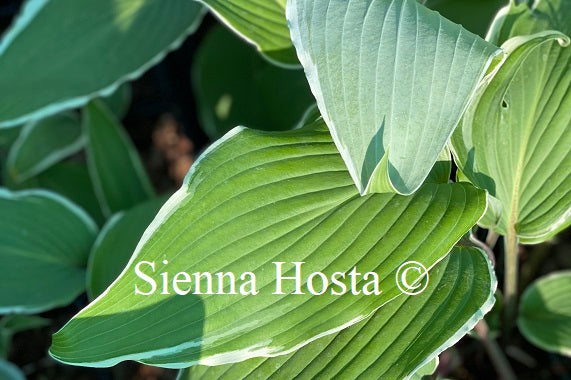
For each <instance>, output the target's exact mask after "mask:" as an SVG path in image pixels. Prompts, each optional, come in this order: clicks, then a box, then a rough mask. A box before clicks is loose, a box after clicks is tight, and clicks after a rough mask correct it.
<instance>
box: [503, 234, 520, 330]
mask: <svg viewBox="0 0 571 380" xmlns="http://www.w3.org/2000/svg"><path fill="white" fill-rule="evenodd" d="M504 244H505V253H504V297H505V309H504V332H505V336H506V338H509V335H510V331H511V329H512V327H513V325H514V319H515V317H516V310H517V294H518V270H519V262H518V259H519V257H518V251H519V242H518V238H517V234H516V231H515V226H514V225H513V224H512V225H510V226H509V228H508V230H507V234H506V236H505V239H504Z"/></svg>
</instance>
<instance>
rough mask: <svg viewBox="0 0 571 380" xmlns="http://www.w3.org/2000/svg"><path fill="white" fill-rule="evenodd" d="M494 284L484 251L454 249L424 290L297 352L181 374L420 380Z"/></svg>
mask: <svg viewBox="0 0 571 380" xmlns="http://www.w3.org/2000/svg"><path fill="white" fill-rule="evenodd" d="M495 288H496V279H495V275H494V272H493V269H492V267H491V265H490V264H489V262H488V260H487V258H486V256H485V254H484V253H483V252H481V251H480V250H479V249H477V248H464V247H455V248H454V249H453V250H452V252H451V253H450V255H448V256H446V258H445V259H444V260H442V261H441V262H439V263H438V264H436V266H435V267H434V268H433V269H432V271H431V272H430V282H429V285H428V287H427V289H426V290H425V291H424V292H422V293H421V294H418V295H415V296H407V295H404V294H403V295H401V296H399V297H397V298H396V299H395V300H394V301H392V302H390V303H389V304H387V305H386V306H384V307H383V308H381V309H380V310H378V311H377V312H376V313H375V314H374V315H373V316H372V317H370V318H368V319H366V320H364V321H362V322H359V323H357V324H356V325H354V326H351V327H348V328H347V329H345V330H343V331H341V332H340V333H337V334H332V335H329V336H326V337H324V338H320V339H318V340H316V341H315V342H312V343H310V344H308V345H307V346H305V347H303V348H301V349H300V350H298V351H296V352H295V353H293V354H289V355H284V356H278V357H275V358H256V359H250V360H246V361H244V362H241V363H236V364H229V365H223V366H215V367H206V366H194V367H191V368H189V369H185V370H183V371H181V374H180V375H179V380H187V379H188V380H191V379H192V380H195V379H219V380H224V379H228V380H234V379H280V380H289V379H292V380H293V379H299V380H301V379H315V378H322V379H356V378H364V379H403V378H412V379H420V378H421V376H422V375H430V374H432V373H433V372H434V371H435V370H436V364H437V361H436V355H438V354H439V353H440V352H442V351H443V350H444V349H446V348H447V347H449V346H451V345H453V344H454V343H455V342H457V341H458V340H459V339H460V338H461V337H462V336H463V335H464V334H465V333H466V332H467V331H468V330H469V329H470V328H472V327H473V326H474V325H475V324H476V322H477V321H478V320H480V319H481V318H482V317H483V315H484V314H485V313H486V312H488V311H489V310H490V309H491V307H492V305H493V303H494V295H493V294H494V289H495ZM423 363H426V364H425V365H424V366H423ZM419 367H422V368H420V369H421V370H416V368H419Z"/></svg>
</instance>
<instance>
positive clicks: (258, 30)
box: [198, 0, 299, 67]
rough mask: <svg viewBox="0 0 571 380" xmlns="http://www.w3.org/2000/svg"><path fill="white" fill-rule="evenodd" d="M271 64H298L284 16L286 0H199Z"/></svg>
mask: <svg viewBox="0 0 571 380" xmlns="http://www.w3.org/2000/svg"><path fill="white" fill-rule="evenodd" d="M198 1H200V2H201V3H203V4H204V5H206V6H208V7H209V8H210V10H211V11H212V12H213V13H214V14H215V15H216V16H217V17H218V18H219V19H220V20H221V21H222V22H223V23H224V24H226V25H227V26H228V27H229V28H231V29H232V30H233V31H234V32H236V33H237V34H238V35H240V36H241V37H242V38H244V39H245V40H246V41H248V42H249V43H251V44H253V45H255V46H256V47H257V49H258V50H259V51H260V52H261V53H262V54H263V56H265V57H266V58H267V59H268V60H270V61H271V62H272V63H274V64H277V65H279V66H286V67H292V66H299V61H298V60H297V57H296V55H295V49H294V48H293V46H292V43H291V39H290V35H289V30H288V26H287V21H286V18H285V3H286V0H198Z"/></svg>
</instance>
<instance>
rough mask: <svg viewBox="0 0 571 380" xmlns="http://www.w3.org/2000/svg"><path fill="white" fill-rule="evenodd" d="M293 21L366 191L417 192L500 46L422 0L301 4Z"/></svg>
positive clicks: (325, 111) (293, 5)
mask: <svg viewBox="0 0 571 380" xmlns="http://www.w3.org/2000/svg"><path fill="white" fill-rule="evenodd" d="M287 17H288V21H289V23H290V28H291V33H292V39H293V42H294V45H295V47H296V49H297V53H298V56H299V59H300V61H301V63H302V65H303V67H304V68H305V72H306V75H307V78H308V80H309V84H310V86H311V89H312V91H313V94H314V95H315V97H316V98H317V104H318V106H319V109H320V111H321V114H322V115H323V117H324V119H325V121H326V122H327V125H328V126H329V129H330V130H331V133H332V135H333V139H334V141H335V143H336V145H337V147H338V149H339V151H340V152H341V156H342V157H343V159H344V160H345V163H346V164H347V167H348V169H349V172H350V173H351V176H352V178H353V180H354V181H355V184H356V186H357V188H358V189H359V191H360V193H361V194H368V193H373V192H397V193H400V194H411V193H413V192H414V191H415V190H417V189H418V188H419V187H420V185H421V184H422V182H423V181H424V179H425V178H426V176H427V175H428V173H429V171H430V170H431V168H432V166H433V165H434V163H435V162H436V159H437V157H438V154H439V153H440V152H441V151H442V149H443V148H444V146H445V145H446V141H447V140H448V138H449V137H450V135H451V133H452V131H453V130H454V128H455V127H456V125H457V123H458V121H459V120H460V117H461V115H462V113H463V111H464V110H465V108H466V106H467V104H468V102H469V99H470V97H471V96H472V94H473V92H474V90H475V88H476V85H477V84H478V81H479V80H480V79H481V77H482V76H483V74H484V72H485V70H486V68H487V66H488V64H489V63H490V61H491V60H492V58H493V57H494V56H496V55H497V54H498V53H499V51H498V49H497V48H496V47H495V46H493V45H491V44H489V43H487V42H486V41H484V40H483V39H481V38H480V37H478V36H476V35H474V34H472V33H470V32H468V31H466V30H465V29H463V28H462V27H460V26H459V25H456V24H454V23H452V22H450V21H448V20H446V19H445V18H443V17H442V16H440V15H439V14H438V13H436V12H434V11H430V10H429V9H427V8H426V7H424V6H422V5H420V4H419V3H418V2H416V1H414V0H392V1H385V0H372V1H369V0H349V1H331V0H292V1H290V2H288V7H287Z"/></svg>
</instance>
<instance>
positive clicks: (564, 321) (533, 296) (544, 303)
mask: <svg viewBox="0 0 571 380" xmlns="http://www.w3.org/2000/svg"><path fill="white" fill-rule="evenodd" d="M569 294H571V271H563V272H557V273H553V274H550V275H548V276H545V277H542V278H541V279H539V280H537V281H536V282H534V283H533V284H532V285H531V286H530V287H529V288H527V289H526V290H525V292H524V293H523V295H522V297H521V304H520V311H519V316H518V321H517V324H518V327H519V329H520V331H521V333H522V334H523V336H525V337H526V338H527V339H528V340H529V341H530V342H532V343H533V344H535V345H536V346H538V347H541V348H543V349H544V350H546V351H549V352H556V353H559V354H561V355H566V356H570V357H571V297H569Z"/></svg>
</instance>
